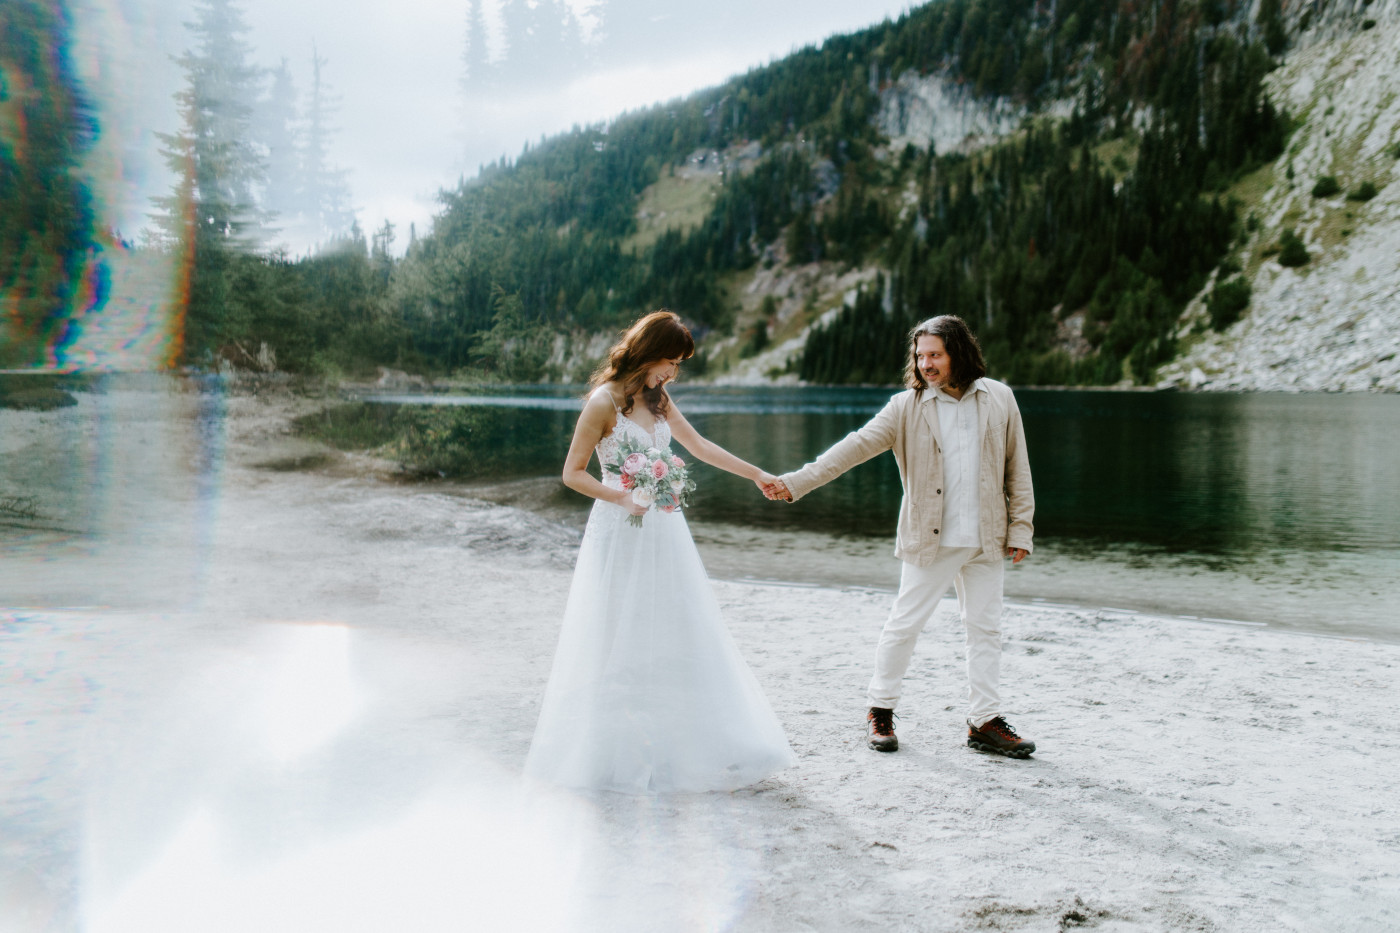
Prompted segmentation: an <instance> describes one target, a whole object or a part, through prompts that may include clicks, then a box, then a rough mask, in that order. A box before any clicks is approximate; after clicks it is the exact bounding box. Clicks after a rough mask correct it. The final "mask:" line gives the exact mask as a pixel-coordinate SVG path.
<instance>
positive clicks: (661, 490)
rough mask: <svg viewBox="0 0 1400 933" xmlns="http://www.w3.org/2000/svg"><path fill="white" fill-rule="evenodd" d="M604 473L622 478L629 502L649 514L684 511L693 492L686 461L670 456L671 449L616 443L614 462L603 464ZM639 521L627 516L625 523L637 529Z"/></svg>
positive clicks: (621, 441) (639, 525) (628, 442)
mask: <svg viewBox="0 0 1400 933" xmlns="http://www.w3.org/2000/svg"><path fill="white" fill-rule="evenodd" d="M603 469H604V470H605V471H607V472H608V473H611V474H613V475H614V476H620V477H622V488H623V489H627V490H630V491H631V493H632V501H633V502H635V503H637V504H638V505H640V506H643V507H644V508H646V509H648V510H651V509H660V510H661V511H663V512H674V511H675V510H676V509H679V508H683V507H684V506H685V505H686V504H687V502H688V497H689V494H690V493H691V491H693V490H694V489H695V482H694V481H693V480H691V478H690V474H689V472H688V471H687V470H686V466H685V461H684V460H682V459H681V458H680V457H677V456H676V455H675V454H673V453H671V448H669V447H667V448H666V449H664V450H660V449H658V448H656V447H644V446H641V445H640V444H638V443H637V442H636V441H634V440H632V439H630V438H626V437H624V438H622V439H621V440H620V441H619V442H618V451H617V462H616V463H612V462H609V463H605V464H603ZM642 517H643V516H641V515H629V516H627V521H628V522H629V523H631V524H633V525H635V526H637V527H638V528H640V527H642Z"/></svg>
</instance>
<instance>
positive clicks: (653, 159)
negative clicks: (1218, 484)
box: [390, 0, 1285, 383]
mask: <svg viewBox="0 0 1400 933" xmlns="http://www.w3.org/2000/svg"><path fill="white" fill-rule="evenodd" d="M1270 9H1271V10H1272V13H1270ZM1271 17H1272V18H1271ZM1277 20H1278V12H1277V6H1276V5H1275V6H1274V7H1272V8H1269V7H1268V4H1267V3H1266V4H1264V5H1263V6H1262V7H1261V9H1260V10H1259V11H1254V10H1253V8H1252V7H1251V6H1249V5H1247V4H1244V3H1242V2H1233V0H1226V2H1216V0H1153V2H1149V3H1146V4H1139V5H1124V4H1120V3H1117V2H1108V0H1059V2H1057V3H1056V4H1053V5H1051V6H1049V7H1045V6H1042V5H1038V4H1036V3H1033V2H1029V0H1005V2H1003V0H938V2H934V3H930V4H927V5H925V6H923V7H920V8H918V9H916V10H912V11H911V12H910V13H908V14H907V15H905V16H904V17H901V18H900V20H898V21H897V22H892V23H884V24H881V25H879V26H875V27H872V28H871V29H868V30H864V31H861V32H858V33H855V34H853V35H849V36H837V37H833V38H832V39H830V40H828V41H827V42H825V43H824V44H823V45H822V46H821V47H820V48H809V49H804V50H801V51H800V52H797V53H795V54H794V55H792V56H790V57H788V58H786V59H783V60H781V61H779V62H775V63H774V64H772V65H770V66H767V67H765V68H761V69H755V70H754V71H752V72H750V73H748V74H746V75H743V76H741V77H738V78H735V79H734V80H732V81H730V82H728V83H726V84H725V85H724V86H722V87H720V88H717V89H714V90H711V91H705V92H701V93H699V94H696V95H692V96H691V97H689V98H686V99H685V100H683V101H677V102H673V103H672V104H668V105H666V106H664V107H658V108H653V109H651V110H648V111H644V112H642V113H639V114H632V115H627V116H624V117H621V118H619V119H618V120H616V121H613V122H612V123H610V124H608V125H606V126H599V127H591V128H587V129H584V130H580V131H578V132H576V133H573V134H569V135H567V136H564V137H560V138H557V139H554V140H548V141H546V142H545V143H544V144H543V145H541V146H540V147H537V148H535V149H532V150H529V151H527V152H525V153H523V154H522V155H521V157H520V158H519V159H518V160H516V161H515V162H513V163H510V164H506V165H497V166H493V167H491V168H490V169H488V170H487V171H486V172H484V173H483V175H482V176H481V177H480V178H478V179H475V180H473V181H472V182H469V183H463V184H462V185H459V186H458V188H457V189H455V190H453V191H451V192H447V193H445V195H444V203H445V209H444V212H443V214H442V215H441V216H440V217H439V219H438V223H437V224H436V225H435V229H434V231H433V234H432V236H430V237H426V238H424V239H423V240H421V241H420V242H419V244H418V245H417V246H416V247H415V249H413V250H411V251H410V253H409V255H408V257H407V259H406V260H405V262H404V263H403V265H402V267H401V268H400V269H399V270H398V271H397V272H396V275H395V285H394V287H393V288H392V289H391V295H390V301H391V305H394V306H395V308H394V312H395V314H396V315H397V319H398V320H401V321H402V322H403V323H404V326H405V327H406V329H407V331H408V332H409V334H410V335H411V338H412V341H413V344H414V349H415V350H416V352H418V353H419V354H421V356H422V357H423V358H424V359H425V360H428V361H433V362H436V363H437V364H438V365H445V366H447V367H449V368H456V367H460V366H462V365H464V364H468V363H471V364H475V365H478V366H483V367H487V368H492V367H494V368H496V369H497V370H498V371H509V372H510V373H512V374H513V377H514V378H520V377H522V376H523V375H525V374H528V373H530V372H535V373H538V374H539V375H544V376H551V375H558V376H568V375H576V374H577V373H578V371H579V368H580V367H578V366H577V365H574V366H570V365H569V364H570V363H571V362H572V363H575V364H577V363H578V362H579V361H578V360H577V354H574V355H573V356H572V357H571V355H570V353H569V351H568V349H567V348H565V349H564V350H563V351H562V352H561V351H560V349H559V339H558V336H557V335H558V334H559V333H561V332H564V333H586V332H596V331H598V330H612V329H615V328H616V327H617V326H619V325H620V324H621V323H623V322H625V321H626V320H628V319H630V318H631V317H633V316H635V315H636V314H637V313H639V312H640V311H644V310H647V309H648V308H650V307H655V306H657V305H669V306H671V307H673V308H675V309H677V310H679V311H681V313H682V314H684V315H685V316H686V317H687V318H688V319H690V320H691V321H693V322H694V323H696V324H697V325H698V326H699V329H700V331H701V333H702V336H705V337H706V346H707V349H709V350H711V351H712V359H713V360H714V361H715V362H716V363H718V364H719V366H720V368H721V369H723V368H724V367H725V366H728V365H734V364H736V363H739V361H741V360H742V359H743V358H744V357H747V356H752V355H754V354H759V355H760V356H759V358H760V359H761V360H762V361H763V362H765V363H766V362H768V361H769V359H770V358H772V359H773V361H774V362H775V363H779V362H780V363H781V365H774V366H770V367H768V368H769V369H775V368H776V369H786V370H788V371H789V372H791V371H798V372H800V373H801V375H802V377H803V378H806V379H809V380H820V381H833V382H850V381H862V380H866V379H877V380H885V379H888V378H890V377H889V375H888V374H889V373H890V372H897V371H898V370H899V368H900V366H899V362H900V360H899V358H900V357H901V356H902V352H903V351H902V349H901V344H902V339H901V338H900V336H899V335H900V334H902V333H903V332H904V331H905V330H906V329H907V327H908V325H909V324H910V323H912V321H913V320H914V319H916V318H918V317H922V316H925V315H926V314H928V313H931V311H932V310H934V309H938V310H947V311H953V312H956V313H960V314H962V315H963V316H964V317H967V318H968V319H969V320H970V321H972V322H973V323H974V326H976V327H977V328H978V330H979V334H980V336H981V337H982V340H983V342H984V344H985V346H986V347H987V351H988V355H989V358H990V359H991V361H992V363H993V365H994V367H995V368H996V369H997V371H998V372H999V373H1000V374H1001V375H1003V376H1004V377H1006V378H1010V379H1013V380H1015V381H1022V382H1045V381H1055V382H1094V383H1117V382H1119V381H1121V380H1124V379H1127V380H1130V381H1138V382H1145V381H1149V380H1150V379H1151V377H1152V371H1153V369H1154V367H1155V366H1157V365H1158V364H1159V363H1161V362H1163V361H1165V360H1167V359H1169V358H1170V357H1171V355H1172V353H1173V351H1174V349H1175V346H1176V343H1175V340H1174V337H1173V333H1172V331H1173V329H1174V327H1175V322H1176V319H1177V316H1178V315H1179V313H1180V311H1181V309H1182V308H1183V307H1184V306H1185V305H1186V303H1187V302H1188V301H1189V299H1190V298H1191V297H1192V296H1193V295H1195V293H1196V292H1197V291H1198V290H1199V288H1200V287H1201V285H1202V284H1203V283H1204V282H1205V281H1206V280H1207V278H1208V276H1209V273H1210V271H1211V270H1212V269H1213V268H1214V267H1215V265H1216V264H1217V263H1218V262H1219V260H1220V259H1221V257H1222V256H1223V255H1225V253H1226V252H1227V251H1228V249H1229V248H1230V246H1231V244H1232V243H1233V242H1234V241H1235V239H1236V238H1237V236H1238V234H1239V231H1238V229H1237V226H1238V220H1239V217H1238V215H1237V212H1236V210H1235V208H1234V206H1233V204H1231V203H1230V202H1229V201H1228V200H1227V199H1226V198H1225V197H1224V194H1225V192H1226V190H1227V189H1228V187H1229V185H1230V184H1231V183H1232V182H1233V181H1234V180H1235V179H1237V178H1238V177H1239V176H1240V175H1241V174H1242V173H1247V172H1248V171H1250V170H1252V169H1253V168H1255V167H1256V166H1258V165H1259V164H1261V163H1263V162H1267V161H1269V160H1271V159H1272V158H1273V157H1274V156H1275V155H1276V154H1277V153H1278V152H1279V151H1281V147H1282V144H1283V140H1284V135H1285V126H1284V123H1283V121H1282V120H1281V119H1280V117H1279V115H1278V113H1277V112H1276V111H1275V109H1274V108H1273V107H1272V106H1271V105H1270V104H1269V103H1268V102H1267V101H1266V100H1265V99H1264V98H1263V96H1262V79H1263V78H1264V76H1265V75H1266V74H1267V72H1268V71H1269V69H1270V67H1271V63H1270V55H1269V52H1268V50H1267V49H1266V48H1265V43H1266V39H1267V37H1268V36H1269V35H1272V34H1273V33H1274V32H1278V31H1279V30H1280V29H1281V28H1282V27H1281V26H1280V25H1279V23H1278V21H1277ZM1270 26H1273V27H1278V28H1276V29H1273V30H1272V31H1271V29H1270V28H1268V27H1270ZM1261 34H1262V35H1264V36H1265V39H1261V38H1260V35H1261ZM1008 133H1009V134H1010V135H1004V134H1008ZM891 137H893V138H891ZM998 139H1002V140H1003V141H1002V142H996V140H998ZM930 143H931V145H930ZM979 146H981V147H983V148H979ZM740 153H745V155H743V156H741V155H740ZM708 154H714V155H716V156H717V157H719V158H720V159H721V160H722V161H723V163H724V165H725V168H724V170H723V176H722V181H721V183H720V185H719V186H718V187H717V188H716V189H715V191H714V199H713V200H714V204H713V207H712V208H711V209H710V211H709V213H708V215H707V216H705V217H704V219H703V221H701V222H699V223H698V224H695V223H693V221H692V222H690V223H686V224H677V225H676V226H675V227H672V228H671V229H666V230H664V231H662V232H659V233H658V232H656V230H655V229H644V228H642V227H639V218H638V214H639V212H642V211H646V212H648V213H650V211H651V207H650V206H648V205H651V206H655V205H656V204H659V203H661V202H662V201H663V200H664V198H661V194H662V192H661V191H660V190H659V189H658V188H657V187H656V186H657V185H658V183H661V184H664V183H665V182H664V179H666V178H669V177H671V175H673V174H674V173H676V172H677V171H680V170H683V169H685V168H686V167H687V166H688V165H690V164H692V163H693V162H694V161H695V160H696V159H697V158H706V159H708V158H709V155H708ZM642 220H645V221H648V226H649V221H650V218H649V217H644V218H642ZM775 269H776V270H783V269H785V270H789V271H788V272H786V273H783V272H781V271H774V270H775ZM799 270H806V271H805V272H800V271H799ZM881 270H883V273H884V274H877V273H879V272H880V271H881ZM852 272H859V274H858V275H856V276H855V277H854V279H853V278H852V276H851V273H852ZM765 273H769V274H765ZM796 279H806V280H808V285H807V286H803V287H799V286H798V284H797V283H796V282H795V280H796ZM853 281H854V282H868V283H869V287H868V288H867V289H866V290H865V292H863V293H858V294H857V295H853V296H850V298H851V300H850V301H849V302H848V301H846V300H845V299H846V297H847V296H846V295H845V294H844V292H845V291H849V287H850V285H851V284H852V282H853ZM783 288H786V291H775V290H774V289H783ZM804 288H805V293H804ZM872 289H873V291H872ZM875 292H879V294H878V295H876V294H875ZM862 295H863V296H864V297H862ZM794 304H795V306H796V307H795V308H794ZM842 305H846V306H847V307H846V308H845V310H842ZM813 319H823V320H825V321H826V322H827V323H826V324H825V325H824V326H823V327H822V328H821V329H819V330H817V331H815V332H813V333H812V334H811V335H810V338H809V339H807V340H806V342H805V343H803V344H801V357H800V359H799V358H797V357H796V356H795V355H793V353H794V352H795V350H793V351H790V352H789V353H788V355H787V357H785V358H782V359H780V360H779V359H778V357H777V356H776V354H775V353H774V352H773V351H771V350H767V349H766V348H767V347H771V346H773V345H775V344H778V345H781V344H783V343H784V341H785V340H788V339H791V340H798V341H800V340H801V334H800V331H801V328H802V327H803V326H804V325H806V324H807V323H809V322H810V321H812V320H813ZM1067 327H1068V328H1070V329H1071V330H1074V331H1075V332H1076V333H1077V334H1078V336H1079V339H1078V341H1077V342H1074V343H1073V344H1072V346H1073V352H1072V351H1071V350H1067V349H1065V348H1064V347H1063V346H1062V344H1063V343H1064V341H1063V340H1062V339H1061V336H1062V335H1061V332H1062V331H1063V330H1064V329H1065V328H1067ZM567 342H568V341H566V343H567ZM789 346H790V347H793V348H795V347H796V346H797V344H789ZM551 351H553V352H551ZM764 354H767V355H766V356H765V355H764ZM551 364H552V365H551ZM740 365H742V363H740ZM750 365H752V364H750ZM551 370H553V371H552V372H551Z"/></svg>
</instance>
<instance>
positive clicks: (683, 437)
mask: <svg viewBox="0 0 1400 933" xmlns="http://www.w3.org/2000/svg"><path fill="white" fill-rule="evenodd" d="M666 421H667V422H668V423H669V424H670V425H671V436H672V437H674V438H675V439H676V440H678V441H680V443H681V446H682V447H684V448H685V449H686V450H688V451H690V452H691V454H693V455H694V456H695V457H696V458H697V459H699V460H703V461H705V462H706V463H708V464H709V465H710V466H713V467H719V468H720V469H721V470H725V471H727V472H729V473H733V474H734V475H735V476H742V477H744V478H745V479H750V480H753V483H754V485H755V486H757V487H758V489H759V491H760V492H762V493H763V494H764V495H765V496H766V495H768V490H769V488H770V487H771V486H772V484H773V482H774V481H775V480H776V479H777V477H776V476H774V475H773V474H771V473H768V472H765V471H763V470H760V469H759V468H758V467H756V466H754V465H753V464H752V463H749V462H747V461H745V460H741V459H739V458H738V457H736V456H734V455H733V454H731V453H730V452H729V451H727V450H725V449H724V448H723V447H721V446H719V445H718V444H716V443H715V442H714V441H711V440H706V439H705V438H704V437H701V436H700V432H699V431H697V430H695V428H694V427H692V426H691V423H690V422H689V421H687V420H685V415H683V414H681V410H680V409H679V408H677V407H676V403H675V400H674V399H673V400H672V401H671V411H670V413H669V414H667V416H666Z"/></svg>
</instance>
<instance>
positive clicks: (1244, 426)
mask: <svg viewBox="0 0 1400 933" xmlns="http://www.w3.org/2000/svg"><path fill="white" fill-rule="evenodd" d="M890 392H891V390H888V389H829V388H773V389H767V388H764V389H753V388H742V389H741V388H710V387H686V386H679V387H677V388H676V390H675V393H674V395H675V399H676V402H677V404H678V405H679V406H680V408H681V410H682V411H684V412H685V414H686V416H687V417H688V418H689V419H690V421H691V423H692V424H694V425H695V427H696V428H697V429H698V430H699V431H700V432H701V433H702V434H704V435H705V436H707V437H709V438H710V439H711V440H714V441H715V442H717V443H719V444H721V445H722V446H724V447H726V448H728V449H729V450H732V451H733V452H734V453H736V454H738V455H739V456H741V457H743V458H745V459H746V460H749V461H751V462H753V463H756V464H758V465H759V466H761V467H763V468H764V469H767V470H769V471H771V472H774V473H781V472H785V471H787V470H792V469H795V468H797V467H799V466H801V465H802V464H804V463H806V462H808V461H809V460H811V459H812V458H814V457H815V456H816V455H817V454H819V453H820V452H821V451H823V450H825V449H826V448H827V447H829V446H830V445H831V444H833V443H835V442H836V441H838V440H840V439H841V438H842V437H844V436H845V435H846V434H847V433H848V432H849V431H852V430H855V429H856V428H858V427H860V426H861V425H862V424H864V423H865V422H866V421H867V420H868V419H869V418H870V416H871V415H873V414H874V413H875V412H876V411H878V410H879V409H880V407H881V406H882V405H883V404H884V403H885V401H886V400H888V398H889V396H890ZM1016 396H1017V400H1018V402H1019V404H1020V408H1021V415H1022V418H1023V420H1024V423H1025V431H1026V443H1027V448H1028V450H1029V454H1030V459H1031V469H1032V474H1033V477H1034V482H1035V491H1036V534H1037V537H1038V538H1041V539H1073V540H1077V541H1083V542H1090V543H1097V544H1101V545H1112V544H1116V543H1132V544H1145V545H1152V546H1157V547H1161V548H1165V549H1169V550H1174V551H1194V552H1201V553H1206V554H1221V555H1226V554H1230V553H1235V552H1240V551H1252V550H1256V549H1261V548H1262V549H1265V550H1271V549H1276V548H1285V549H1298V550H1302V551H1309V550H1326V551H1349V550H1369V549H1377V548H1379V549H1385V550H1397V551H1400V397H1396V396H1389V395H1281V394H1279V395H1276V394H1250V395H1224V394H1185V393H1120V392H1093V391H1048V390H1021V391H1019V392H1017V394H1016ZM384 400H385V401H409V400H410V399H409V398H407V397H401V396H400V397H385V398H384ZM412 400H413V401H423V399H421V398H414V399H412ZM433 401H434V402H436V403H439V404H484V405H489V406H493V407H498V408H500V410H501V417H502V418H504V419H509V420H510V421H511V422H512V423H513V424H515V425H516V426H517V427H518V433H519V435H520V438H521V443H522V445H523V444H529V445H530V446H531V449H532V450H535V451H538V450H539V449H540V446H539V445H540V444H541V441H543V445H544V448H545V449H546V450H548V449H557V455H558V456H557V458H556V460H557V461H559V462H562V460H563V456H564V452H565V451H566V450H567V447H568V440H569V434H570V432H571V431H572V429H573V422H574V418H575V417H576V413H577V411H578V408H579V406H580V404H581V403H580V402H579V400H578V390H577V389H573V388H571V389H533V390H521V389H511V390H499V394H495V395H485V394H483V395H478V396H473V397H440V398H436V399H433ZM548 465H549V464H548V462H547V461H546V463H545V466H548ZM697 479H698V482H699V489H698V490H697V493H696V497H695V503H694V509H693V511H694V512H695V514H696V515H697V516H703V517H705V518H707V519H710V520H720V521H743V522H746V523H758V524H761V525H764V526H771V527H801V528H809V529H814V530H821V531H828V532H835V533H839V534H858V535H888V534H889V533H890V531H891V529H892V528H893V525H894V520H895V516H896V514H897V512H898V509H899V499H900V495H901V488H900V483H899V474H898V472H897V470H896V469H895V464H894V459H893V457H892V456H890V455H889V454H883V455H881V456H879V457H876V458H875V459H874V460H872V461H870V462H868V463H865V464H862V465H861V466H859V467H857V468H855V469H854V470H852V471H851V472H850V473H848V474H846V475H845V476H843V477H842V478H840V479H838V480H836V481H835V482H833V483H831V484H830V485H829V486H827V487H826V488H824V489H822V490H820V491H819V492H817V493H815V494H813V495H812V496H810V497H808V499H806V500H804V501H803V502H802V503H801V507H800V508H793V509H760V510H755V509H754V508H753V506H754V505H755V504H756V503H758V502H760V501H761V499H759V498H758V497H757V492H756V490H754V488H753V486H752V484H750V483H748V482H747V481H746V480H741V479H739V478H737V477H734V476H731V475H729V474H727V473H723V472H721V471H719V470H714V469H712V468H710V467H707V466H705V465H703V464H700V465H699V466H698V475H697Z"/></svg>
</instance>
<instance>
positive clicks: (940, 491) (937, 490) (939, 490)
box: [933, 489, 943, 496]
mask: <svg viewBox="0 0 1400 933" xmlns="http://www.w3.org/2000/svg"><path fill="white" fill-rule="evenodd" d="M933 494H934V495H935V496H941V495H943V490H941V489H935V490H934V491H933Z"/></svg>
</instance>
